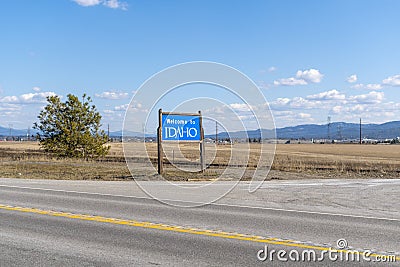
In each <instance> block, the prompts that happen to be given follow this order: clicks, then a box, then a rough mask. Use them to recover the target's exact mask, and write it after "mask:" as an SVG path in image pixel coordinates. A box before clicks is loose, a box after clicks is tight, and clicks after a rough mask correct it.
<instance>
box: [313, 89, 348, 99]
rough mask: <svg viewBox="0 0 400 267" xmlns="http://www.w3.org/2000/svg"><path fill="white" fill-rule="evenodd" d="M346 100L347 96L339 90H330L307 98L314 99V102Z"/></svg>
mask: <svg viewBox="0 0 400 267" xmlns="http://www.w3.org/2000/svg"><path fill="white" fill-rule="evenodd" d="M345 98H346V96H345V95H344V94H342V93H340V92H339V91H337V90H330V91H326V92H321V93H318V94H314V95H309V96H307V99H312V100H342V99H345Z"/></svg>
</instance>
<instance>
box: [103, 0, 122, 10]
mask: <svg viewBox="0 0 400 267" xmlns="http://www.w3.org/2000/svg"><path fill="white" fill-rule="evenodd" d="M103 5H105V6H106V7H109V8H114V9H117V8H120V9H122V10H127V9H128V4H127V3H125V2H120V1H118V0H106V1H104V3H103Z"/></svg>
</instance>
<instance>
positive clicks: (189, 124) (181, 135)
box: [161, 114, 201, 141]
mask: <svg viewBox="0 0 400 267" xmlns="http://www.w3.org/2000/svg"><path fill="white" fill-rule="evenodd" d="M161 123H162V140H163V141H200V140H201V128H200V114H199V116H187V115H175V114H162V119H161Z"/></svg>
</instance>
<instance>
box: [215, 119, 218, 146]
mask: <svg viewBox="0 0 400 267" xmlns="http://www.w3.org/2000/svg"><path fill="white" fill-rule="evenodd" d="M215 145H216V146H217V145H218V122H217V121H215Z"/></svg>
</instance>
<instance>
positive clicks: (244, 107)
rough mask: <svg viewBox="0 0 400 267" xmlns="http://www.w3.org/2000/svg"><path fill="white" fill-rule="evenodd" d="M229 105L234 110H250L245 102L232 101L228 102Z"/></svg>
mask: <svg viewBox="0 0 400 267" xmlns="http://www.w3.org/2000/svg"><path fill="white" fill-rule="evenodd" d="M229 107H230V108H231V109H233V110H234V111H242V112H245V111H251V107H250V106H249V105H248V104H245V103H233V104H229Z"/></svg>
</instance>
